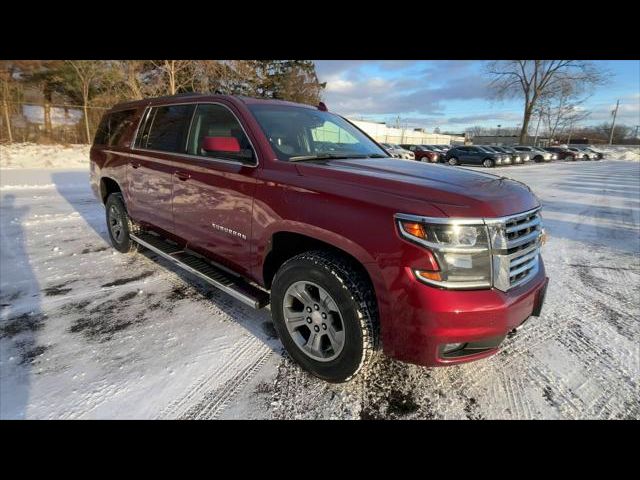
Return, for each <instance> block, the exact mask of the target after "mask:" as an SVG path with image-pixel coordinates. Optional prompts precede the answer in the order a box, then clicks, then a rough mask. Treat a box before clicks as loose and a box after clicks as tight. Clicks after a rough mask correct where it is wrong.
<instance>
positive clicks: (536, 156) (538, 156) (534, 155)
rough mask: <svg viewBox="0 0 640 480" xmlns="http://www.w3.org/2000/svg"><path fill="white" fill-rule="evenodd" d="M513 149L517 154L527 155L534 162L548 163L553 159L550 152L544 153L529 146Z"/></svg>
mask: <svg viewBox="0 0 640 480" xmlns="http://www.w3.org/2000/svg"><path fill="white" fill-rule="evenodd" d="M513 148H514V149H516V150H517V151H518V152H525V153H528V154H529V155H530V156H531V160H533V161H534V162H550V161H551V160H552V159H553V154H552V153H551V152H545V151H544V150H541V149H538V148H536V147H531V146H529V145H514V147H513Z"/></svg>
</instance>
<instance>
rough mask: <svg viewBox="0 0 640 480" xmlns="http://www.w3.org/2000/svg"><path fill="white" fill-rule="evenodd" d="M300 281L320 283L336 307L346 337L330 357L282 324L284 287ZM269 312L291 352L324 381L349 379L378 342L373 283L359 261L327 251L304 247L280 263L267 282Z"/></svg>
mask: <svg viewBox="0 0 640 480" xmlns="http://www.w3.org/2000/svg"><path fill="white" fill-rule="evenodd" d="M300 281H308V282H313V283H315V284H316V285H319V286H321V287H322V288H323V289H325V290H326V291H327V292H328V293H329V295H331V297H332V298H333V299H334V300H335V302H336V305H337V306H338V308H339V309H340V313H341V318H342V322H343V328H344V332H345V333H344V338H345V340H344V346H343V347H342V351H341V352H340V353H339V355H338V356H337V357H336V358H334V359H333V360H330V361H318V360H315V359H313V358H311V357H310V356H308V355H307V354H306V353H305V352H304V351H303V350H302V349H301V348H300V347H298V345H297V344H296V343H295V341H294V340H293V338H292V337H291V334H290V333H289V331H288V330H287V326H286V325H285V317H284V312H283V306H284V298H285V293H286V292H287V290H288V288H289V287H290V286H291V285H293V284H294V283H296V282H300ZM271 316H272V318H273V324H274V326H275V329H276V331H277V333H278V336H279V337H280V340H281V341H282V343H283V345H284V347H285V348H286V350H287V352H288V353H289V355H290V356H291V358H293V359H294V360H295V361H296V362H297V363H298V364H299V365H300V366H301V367H302V368H304V369H305V370H307V371H308V372H309V373H311V374H312V375H314V376H316V377H318V378H321V379H323V380H325V381H328V382H334V383H340V382H346V381H349V380H351V379H352V378H353V377H354V376H355V375H356V374H357V373H358V372H359V371H360V370H361V369H362V368H363V367H364V366H365V365H366V364H367V363H368V362H369V361H370V360H371V358H372V356H373V352H374V351H375V350H376V349H377V348H378V308H377V303H376V299H375V292H374V290H373V286H372V285H371V283H370V281H369V279H368V278H367V277H366V275H365V274H364V273H361V269H360V267H359V266H358V265H354V263H353V262H352V261H350V260H349V259H347V258H345V257H342V256H340V255H338V254H335V253H332V252H327V251H323V250H314V251H309V252H304V253H301V254H299V255H296V256H295V257H293V258H291V259H289V260H287V261H286V262H285V263H284V264H283V265H282V266H281V267H280V269H279V270H278V271H277V273H276V275H275V278H274V280H273V284H272V287H271Z"/></svg>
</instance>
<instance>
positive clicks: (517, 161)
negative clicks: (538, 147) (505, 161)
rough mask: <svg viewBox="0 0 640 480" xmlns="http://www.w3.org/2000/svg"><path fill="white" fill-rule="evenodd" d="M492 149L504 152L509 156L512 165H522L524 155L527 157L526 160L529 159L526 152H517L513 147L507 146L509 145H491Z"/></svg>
mask: <svg viewBox="0 0 640 480" xmlns="http://www.w3.org/2000/svg"><path fill="white" fill-rule="evenodd" d="M493 149H494V150H497V151H498V152H501V153H506V154H507V155H510V156H511V163H512V164H514V165H522V164H523V163H524V162H525V157H526V158H527V159H526V161H527V162H528V161H529V156H528V155H527V154H526V153H522V152H518V151H517V150H514V149H513V148H509V147H493Z"/></svg>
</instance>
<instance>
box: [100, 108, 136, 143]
mask: <svg viewBox="0 0 640 480" xmlns="http://www.w3.org/2000/svg"><path fill="white" fill-rule="evenodd" d="M135 114H136V110H135V109H134V110H123V111H121V112H114V113H109V114H107V115H105V116H104V117H102V121H101V122H100V125H99V126H98V130H97V131H96V136H95V138H94V140H93V143H94V144H95V145H108V146H114V145H120V144H121V141H122V139H123V138H124V134H125V133H126V132H127V131H129V129H130V128H131V127H132V125H133V121H134V117H135Z"/></svg>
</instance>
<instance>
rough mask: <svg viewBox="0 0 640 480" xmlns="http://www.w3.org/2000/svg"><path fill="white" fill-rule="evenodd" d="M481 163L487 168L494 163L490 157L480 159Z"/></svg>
mask: <svg viewBox="0 0 640 480" xmlns="http://www.w3.org/2000/svg"><path fill="white" fill-rule="evenodd" d="M482 165H484V166H485V167H487V168H491V167H493V165H494V163H493V160H491V159H490V158H485V159H484V160H483V161H482Z"/></svg>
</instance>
